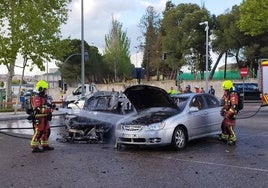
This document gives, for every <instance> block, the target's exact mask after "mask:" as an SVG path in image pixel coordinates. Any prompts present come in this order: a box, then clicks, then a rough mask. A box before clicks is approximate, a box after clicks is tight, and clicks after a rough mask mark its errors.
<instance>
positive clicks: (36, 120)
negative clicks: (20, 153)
mask: <svg viewBox="0 0 268 188" xmlns="http://www.w3.org/2000/svg"><path fill="white" fill-rule="evenodd" d="M35 89H36V90H37V91H38V92H37V93H36V94H35V95H34V96H33V97H32V98H31V104H32V108H33V118H32V119H33V126H34V135H33V137H32V140H31V144H30V145H31V148H32V152H33V153H39V152H43V151H48V150H54V148H53V147H50V146H49V144H48V137H49V135H50V126H49V121H50V120H51V118H52V111H53V109H52V107H51V104H50V101H49V99H48V96H47V94H46V92H47V89H48V83H47V82H46V81H44V80H40V81H38V82H37V84H36V87H35ZM40 145H41V148H40V147H39V146H40Z"/></svg>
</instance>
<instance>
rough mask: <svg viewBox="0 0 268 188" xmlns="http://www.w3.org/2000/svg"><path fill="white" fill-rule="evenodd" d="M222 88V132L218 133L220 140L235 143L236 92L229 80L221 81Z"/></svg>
mask: <svg viewBox="0 0 268 188" xmlns="http://www.w3.org/2000/svg"><path fill="white" fill-rule="evenodd" d="M222 89H223V90H224V94H223V96H222V103H223V107H222V109H221V115H222V116H223V121H222V124H221V130H222V134H221V135H220V140H221V141H224V142H227V143H228V144H229V145H235V143H236V135H235V132H234V126H235V118H236V115H237V105H238V100H239V99H238V94H237V93H236V92H233V82H232V81H231V80H226V81H224V82H223V83H222Z"/></svg>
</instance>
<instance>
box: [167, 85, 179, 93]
mask: <svg viewBox="0 0 268 188" xmlns="http://www.w3.org/2000/svg"><path fill="white" fill-rule="evenodd" d="M176 93H177V92H176V90H175V89H174V88H173V87H172V86H171V87H170V90H168V94H170V95H172V94H176Z"/></svg>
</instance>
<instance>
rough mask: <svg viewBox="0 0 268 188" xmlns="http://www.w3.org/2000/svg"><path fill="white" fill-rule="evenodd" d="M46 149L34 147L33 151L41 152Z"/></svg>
mask: <svg viewBox="0 0 268 188" xmlns="http://www.w3.org/2000/svg"><path fill="white" fill-rule="evenodd" d="M43 151H44V150H43V149H40V148H33V149H32V153H41V152H43Z"/></svg>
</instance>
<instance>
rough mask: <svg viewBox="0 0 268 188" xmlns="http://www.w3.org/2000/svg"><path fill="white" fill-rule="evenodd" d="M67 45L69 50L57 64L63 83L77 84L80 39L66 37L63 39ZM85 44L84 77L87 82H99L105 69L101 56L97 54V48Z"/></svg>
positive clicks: (79, 68) (79, 64)
mask: <svg viewBox="0 0 268 188" xmlns="http://www.w3.org/2000/svg"><path fill="white" fill-rule="evenodd" d="M64 42H65V43H67V45H68V49H69V51H68V52H67V53H66V54H65V55H64V57H63V58H62V61H60V62H57V66H58V67H59V70H60V72H61V75H62V79H63V81H64V83H67V84H68V85H78V84H79V83H81V40H80V39H73V40H70V39H66V40H65V41H64ZM84 45H85V77H86V81H87V82H89V83H90V82H91V83H92V82H99V83H100V82H101V83H102V78H103V77H102V75H105V74H103V73H104V71H103V69H104V70H105V65H104V64H103V60H102V59H103V58H102V56H101V55H100V54H99V51H98V48H97V47H95V46H89V45H88V43H87V42H85V43H84Z"/></svg>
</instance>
